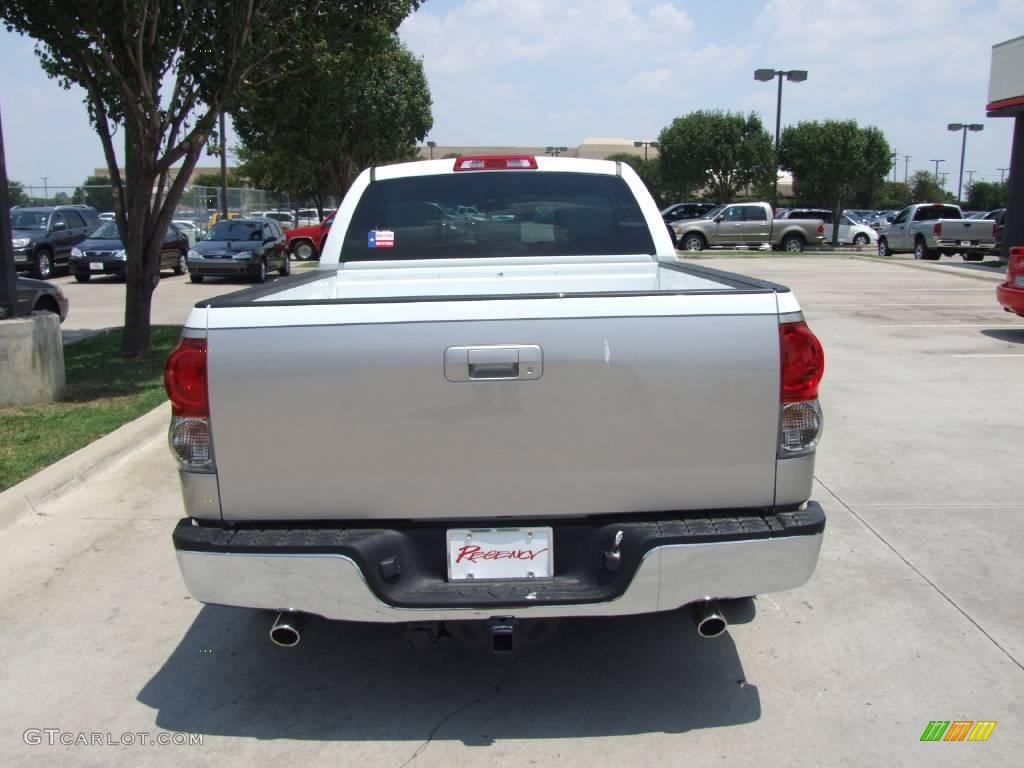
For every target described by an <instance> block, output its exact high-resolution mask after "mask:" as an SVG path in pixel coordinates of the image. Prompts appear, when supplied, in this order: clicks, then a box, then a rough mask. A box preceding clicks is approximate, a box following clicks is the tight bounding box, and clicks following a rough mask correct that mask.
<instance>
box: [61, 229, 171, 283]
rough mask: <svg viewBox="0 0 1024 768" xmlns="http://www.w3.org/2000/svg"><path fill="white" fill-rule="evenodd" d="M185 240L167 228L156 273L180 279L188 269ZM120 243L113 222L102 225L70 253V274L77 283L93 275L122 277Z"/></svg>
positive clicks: (122, 266)
mask: <svg viewBox="0 0 1024 768" xmlns="http://www.w3.org/2000/svg"><path fill="white" fill-rule="evenodd" d="M187 259H188V236H187V235H186V234H185V233H184V232H182V231H181V230H180V229H178V227H177V225H175V224H169V225H168V226H167V234H166V235H165V236H164V247H163V250H162V251H161V252H160V269H161V270H164V269H170V270H173V271H174V274H176V275H184V274H185V272H186V271H187V269H188V261H187ZM125 264H126V261H125V253H124V243H122V242H121V235H120V233H119V232H118V230H117V224H116V223H115V222H113V221H105V222H103V223H102V224H101V225H100V226H99V228H98V229H97V230H96V231H95V232H93V233H92V235H90V236H89V239H88V240H84V241H83V242H81V243H79V244H78V246H76V247H75V248H73V249H72V250H71V274H72V275H74V276H75V280H77V281H78V282H80V283H87V282H89V279H90V278H91V277H92V276H93V275H118V276H120V277H124V274H125Z"/></svg>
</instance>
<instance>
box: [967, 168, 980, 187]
mask: <svg viewBox="0 0 1024 768" xmlns="http://www.w3.org/2000/svg"><path fill="white" fill-rule="evenodd" d="M964 173H966V174H967V186H968V188H970V186H971V184H973V183H974V174H976V173H977V171H964Z"/></svg>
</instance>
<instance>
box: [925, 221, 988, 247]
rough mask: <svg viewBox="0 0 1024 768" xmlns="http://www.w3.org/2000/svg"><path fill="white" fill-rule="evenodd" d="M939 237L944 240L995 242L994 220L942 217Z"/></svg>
mask: <svg viewBox="0 0 1024 768" xmlns="http://www.w3.org/2000/svg"><path fill="white" fill-rule="evenodd" d="M938 223H940V224H941V225H942V226H941V230H940V234H939V235H938V237H940V238H941V239H942V240H977V241H981V242H990V243H991V242H995V227H994V224H993V222H991V221H986V220H984V219H942V220H941V221H940V222H938Z"/></svg>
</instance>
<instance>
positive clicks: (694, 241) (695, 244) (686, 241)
mask: <svg viewBox="0 0 1024 768" xmlns="http://www.w3.org/2000/svg"><path fill="white" fill-rule="evenodd" d="M707 246H708V244H707V243H706V242H704V238H703V237H702V236H701V235H697V234H692V235H685V236H684V237H683V250H684V251H703V250H704V249H705V248H707Z"/></svg>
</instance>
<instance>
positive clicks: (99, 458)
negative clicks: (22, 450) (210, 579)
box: [0, 402, 171, 531]
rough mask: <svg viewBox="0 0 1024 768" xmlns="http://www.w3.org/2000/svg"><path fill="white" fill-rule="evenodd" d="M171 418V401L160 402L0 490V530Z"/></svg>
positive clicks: (128, 449) (134, 445) (152, 433)
mask: <svg viewBox="0 0 1024 768" xmlns="http://www.w3.org/2000/svg"><path fill="white" fill-rule="evenodd" d="M170 421H171V405H170V403H169V402H165V403H162V404H161V405H158V406H157V407H156V408H154V409H153V410H151V411H149V412H148V413H144V414H143V415H142V416H140V417H139V418H137V419H135V421H129V422H128V423H127V424H124V425H122V426H120V427H118V428H117V429H115V430H114V431H113V432H111V433H109V434H107V435H104V436H103V437H101V438H99V439H97V440H94V441H93V442H91V443H89V445H87V446H85V447H84V448H80V449H78V450H77V451H75V452H74V453H72V454H71V455H70V456H65V457H64V458H63V459H61V460H60V461H57V462H55V463H53V464H51V465H50V466H48V467H45V468H44V469H41V470H39V471H38V472H36V473H35V474H34V475H32V476H31V477H28V478H26V479H25V480H22V481H21V482H20V483H18V484H17V485H14V486H12V487H10V488H8V489H7V490H6V491H4V492H3V493H0V531H2V530H4V529H5V528H9V527H11V526H13V525H15V524H16V523H18V522H20V521H21V520H23V519H24V518H26V517H28V516H29V515H33V514H36V513H37V511H38V509H39V507H40V506H42V505H43V504H46V503H48V502H50V501H53V500H54V499H56V498H57V497H59V496H61V495H63V494H65V493H67V492H68V491H71V490H73V489H74V488H76V487H77V486H78V485H79V484H80V483H81V482H82V481H84V480H86V479H88V478H89V477H90V476H91V475H93V474H94V470H96V469H97V468H99V467H102V466H103V465H106V464H108V463H110V462H111V461H114V460H115V459H118V458H120V457H122V456H125V455H127V454H129V453H132V452H134V451H136V450H138V449H140V448H141V447H142V446H143V445H144V444H145V443H146V442H148V440H149V438H154V437H156V436H158V435H159V434H161V433H162V432H163V431H164V430H166V429H167V425H168V424H169V423H170Z"/></svg>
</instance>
